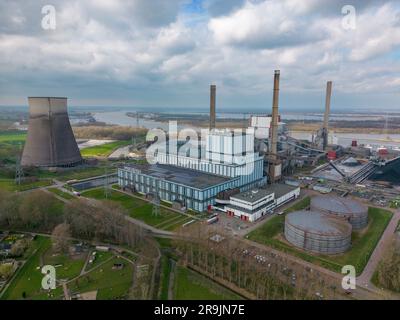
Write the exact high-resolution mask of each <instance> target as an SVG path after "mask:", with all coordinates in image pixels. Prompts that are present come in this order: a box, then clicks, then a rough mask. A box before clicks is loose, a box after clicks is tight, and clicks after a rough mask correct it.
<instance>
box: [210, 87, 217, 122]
mask: <svg viewBox="0 0 400 320" xmlns="http://www.w3.org/2000/svg"><path fill="white" fill-rule="evenodd" d="M216 91H217V86H216V85H215V84H212V85H211V86H210V130H212V129H215V118H216V115H215V98H216Z"/></svg>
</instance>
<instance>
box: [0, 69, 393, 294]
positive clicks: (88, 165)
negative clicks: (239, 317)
mask: <svg viewBox="0 0 400 320" xmlns="http://www.w3.org/2000/svg"><path fill="white" fill-rule="evenodd" d="M279 90H280V72H279V70H277V71H275V73H274V88H273V103H272V105H273V106H272V113H271V114H266V115H255V116H250V118H249V121H248V123H246V124H243V129H245V130H243V131H242V132H241V133H240V134H237V133H234V132H233V131H232V130H231V129H230V128H224V129H222V128H220V127H219V123H218V121H217V117H216V115H217V113H218V109H217V105H216V95H217V87H216V85H211V86H210V119H209V124H208V127H209V128H208V132H207V134H206V136H205V137H204V139H201V140H199V143H198V144H194V146H195V148H194V149H192V150H191V151H186V152H185V153H183V154H182V153H179V152H176V151H178V149H179V148H183V147H185V141H184V140H182V139H177V136H176V135H175V134H171V135H170V136H169V134H168V133H167V141H168V144H167V148H160V147H159V145H158V142H157V139H154V134H152V135H150V136H151V137H152V138H151V139H147V141H145V137H144V135H145V133H146V130H145V129H143V128H137V127H136V128H135V129H134V131H131V129H129V128H127V129H125V131H126V132H129V134H131V133H133V135H132V136H131V138H129V139H128V138H127V136H126V134H125V133H123V136H124V139H122V140H120V139H115V138H114V136H113V135H112V133H113V131H112V130H115V131H118V130H119V129H118V127H115V126H114V127H112V128H108V127H105V128H100V127H96V129H93V130H90V127H89V128H88V129H85V128H81V127H78V128H75V127H74V126H71V125H70V123H69V119H68V112H67V102H66V101H67V100H66V98H29V99H28V101H29V104H30V117H31V118H32V119H33V120H32V121H30V124H29V127H28V133H27V134H26V133H24V132H22V133H16V132H10V133H7V132H4V133H2V134H1V135H0V137H1V139H0V143H3V144H4V145H7V146H8V147H9V148H14V149H15V150H14V151H13V152H14V155H15V156H13V157H9V158H6V157H4V160H3V161H4V166H3V167H2V169H1V174H2V180H0V187H1V189H3V190H4V192H17V194H19V193H20V194H21V195H23V194H27V195H29V194H31V193H32V194H35V192H42V193H44V194H46V197H51V198H52V199H54V200H52V201H58V203H59V204H58V205H57V206H59V209H57V210H58V212H59V213H58V215H59V216H63V215H67V216H68V212H69V211H68V210H72V209H71V208H73V210H77V211H78V212H80V211H79V210H80V209H79V206H80V205H79V203H82V204H84V207H85V206H87V207H85V208H88V209H87V210H89V211H90V209H89V208H90V207H91V206H96V207H99V208H101V207H102V206H105V207H107V208H110V209H109V210H111V211H112V212H114V213H113V214H115V215H116V216H118V217H119V218H118V219H117V220H116V222H115V223H121V226H120V227H119V228H128V230H127V231H126V232H127V236H126V237H128V239H118V241H121V243H120V245H121V246H123V245H124V243H126V242H129V241H132V239H130V240H129V237H130V236H129V235H128V234H129V232H130V231H129V228H138V229H137V230H136V229H135V230H136V231H135V232H134V234H135V236H134V239H136V238H142V237H145V238H146V239H147V237H149V240H146V242H147V241H150V242H151V243H152V246H154V248H156V251H155V253H154V256H152V257H151V258H150V260H151V262H148V263H147V264H146V265H148V267H146V268H144V269H145V271H143V272H145V273H146V272H148V271H149V270H150V269H151V270H152V271H151V272H152V275H151V277H150V273H148V274H147V275H146V276H144V278H143V281H142V280H140V281H139V280H138V281H139V282H141V283H142V285H143V286H145V287H146V288H147V289H146V290H147V291H146V294H145V296H146V297H147V298H149V297H152V298H160V299H199V298H202V297H205V298H209V299H214V298H215V299H233V298H235V299H236V298H248V299H256V298H267V297H269V298H272V299H279V298H285V299H293V298H296V299H299V298H301V299H304V298H305V299H323V298H327V299H347V298H348V295H349V294H351V295H352V297H354V298H360V299H364V298H370V297H371V295H372V296H373V297H374V298H381V295H382V293H381V292H380V291H378V290H375V289H374V288H373V290H372V293H371V292H369V291H366V289H367V288H371V286H372V283H371V279H372V277H373V274H374V271H375V270H379V269H378V263H379V261H380V260H379V259H380V256H379V252H378V251H379V250H380V249H378V248H381V247H382V246H384V245H386V244H385V243H386V241H387V238H388V237H389V236H390V233H391V232H392V231H391V230H392V228H393V225H394V224H395V223H396V221H398V220H399V219H400V218H399V212H398V211H396V210H395V209H396V208H398V206H397V204H398V200H399V198H398V194H399V193H398V192H399V189H398V188H399V186H398V185H399V183H398V181H397V179H396V177H397V164H398V163H399V161H400V160H399V159H400V158H399V156H400V152H398V150H395V149H389V148H385V147H379V148H374V147H371V146H365V145H358V142H357V141H353V143H352V146H351V147H343V146H341V145H337V144H334V143H331V142H330V141H329V139H328V135H329V115H330V100H331V95H332V90H333V84H332V82H330V81H328V82H327V87H326V99H325V100H326V101H325V114H324V119H323V123H322V124H321V128H320V129H318V130H317V132H315V134H314V135H313V138H312V139H311V140H310V141H305V140H299V139H295V138H293V137H291V136H290V135H289V134H288V130H287V126H286V124H285V123H284V122H282V121H281V119H280V112H279V93H280V91H279ZM50 124H51V125H50ZM244 125H247V127H245V126H244ZM60 128H68V134H66V133H65V130H64V129H60ZM46 130H47V131H46ZM73 130H75V131H76V134H77V135H79V137H80V139H79V140H76V139H75V137H74V133H73ZM45 131H46V132H45ZM88 132H92V134H88ZM110 133H111V134H110ZM82 135H84V136H85V137H86V139H82ZM99 135H103V136H102V137H103V139H98V137H99ZM36 136H37V137H39V138H38V139H36ZM41 139H42V140H41ZM49 139H50V140H49ZM68 140H69V141H68ZM186 142H187V141H186ZM42 145H46V148H42ZM157 148H158V149H157ZM174 148H177V150H174ZM152 149H154V150H157V151H156V152H154V153H153V154H152V155H151V157H152V159H153V160H155V163H150V161H149V159H148V158H147V157H148V156H149V154H148V150H152ZM193 150H194V151H196V152H193ZM389 178H390V179H389ZM49 199H50V198H49ZM46 201H50V200H46ZM21 210H22V209H21ZM80 214H86V213H83V212H82V213H80ZM104 219H108V218H107V217H106V216H104ZM119 219H120V220H119ZM5 221H6V220H4V221H3V225H4V226H6V222H5ZM7 223H10V222H7ZM25 227H26V228H28V229H29V227H28V226H25ZM55 227H57V226H55ZM70 227H72V225H71V226H70ZM75 228H77V226H75ZM54 230H55V229H54ZM78 230H79V228H78V229H77V230H75V231H74V232H75V233H77V232H78ZM100 230H101V229H100ZM138 230H140V231H138ZM5 231H6V232H8V231H9V230H7V227H5ZM27 231H29V230H27ZM33 231H36V229H35V230H33ZM53 232H54V231H53ZM79 232H82V231H79ZM44 233H45V234H46V233H47V234H49V233H51V230H50V229H47V230H44ZM392 233H393V232H392ZM87 236H88V235H85V233H81V234H80V237H81V238H79V241H87V240H88V239H87V238H86V237H87ZM82 237H83V238H82ZM113 237H115V235H114V234H113ZM159 237H166V238H168V240H171V241H172V242H169V243H168V245H159V246H157V245H156V243H157V242H154V239H153V238H156V239H159ZM40 239H41V238H40ZM151 239H153V240H151ZM182 239H186V241H189V243H190V245H189V244H188V245H185V244H184V243H183V242H182ZM89 240H90V241H93V240H94V239H93V238H89ZM105 240H107V238H105ZM43 241H44V243H45V244H46V246H47V247H46V248H45V249H43V252H42V251H41V249H40V246H39V249H40V250H39V249H38V250H39V251H38V252H39V253H40V254H41V256H40V257H39V256H36V255H32V257H31V258H30V259H32V260H28V262H27V264H26V265H20V266H19V267H13V266H18V263H17V264H15V262H13V261H14V260H5V261H4V265H5V267H4V269H5V270H9V272H11V271H10V270H11V269H13V268H14V269H13V270H14V271H13V272H14V273H15V275H16V276H15V278H12V277H10V276H7V278H6V279H5V280H4V279H3V283H4V288H5V289H4V290H3V292H2V295H3V296H2V297H3V299H21V298H23V299H116V298H127V297H131V296H135V295H138V294H139V293H138V292H140V289H139V288H138V287H137V286H136V284H135V283H134V282H133V283H131V282H129V281H128V280H127V279H128V278H130V276H131V274H132V272H133V270H134V268H137V267H139V266H137V261H136V258H134V259H132V257H131V256H126V257H123V256H121V254H120V251H119V250H120V249H118V248H114V249H113V250H112V252H113V253H112V254H108V253H107V254H103V253H102V254H98V255H97V257H98V259H99V261H100V264H99V265H97V266H96V267H93V268H89V266H88V264H87V263H88V262H87V261H89V260H91V259H90V257H91V255H93V251H92V250H93V246H92V247H90V245H88V248H87V249H85V250H86V251H85V257H83V255H82V257H81V258H79V257H75V258H71V257H67V256H61V257H60V258H59V259H56V258H53V257H52V256H51V255H49V254H46V252H47V251H48V247H49V243H50V240H49V239H48V238H47V239H45V240H43ZM90 241H89V242H90ZM135 241H136V240H135ZM143 241H144V240H143ZM152 241H153V242H152ZM157 241H160V240H157ZM150 242H147V243H150ZM159 243H161V242H159ZM142 245H143V244H142ZM226 247H229V248H228V249H223V248H226ZM234 247H236V249H233V248H234ZM177 248H179V250H177ZM211 248H212V249H211ZM237 248H240V249H237ZM3 249H4V250H5V251H4V252H5V253H7V254H8V252H9V251H7V250H10V248H8V246H7V245H5V246H4V248H3ZM133 249H134V256H135V255H136V257H137V255H138V254H139V255H140V254H141V252H142V250H143V248H141V249H139V251H137V248H136V247H135V248H133ZM115 250H117V251H115ZM209 250H216V251H215V257H214V259H222V260H226V259H228V261H230V262H229V263H232V264H236V263H239V261H241V262H240V263H242V262H243V261H242V260H240V259H245V260H244V261H248V262H246V263H248V264H246V267H245V266H243V267H244V268H245V269H244V271H243V272H245V274H246V275H249V274H251V273H252V272H255V273H254V275H253V274H252V275H251V277H252V280H251V281H254V282H251V283H249V284H248V283H242V282H241V281H240V277H239V275H236V276H232V275H231V276H230V277H229V278H227V274H225V273H224V272H223V270H222V269H221V270H219V269H218V268H217V267H214V269H213V267H212V265H210V262H209V261H203V260H202V259H201V256H202V255H203V254H204V252H207V251H209ZM157 252H158V253H157ZM189 252H197V253H196V254H199V255H200V256H198V258H194V257H192V258H189V256H188V253H189ZM39 253H38V254H39ZM227 254H228V256H226V255H227ZM103 255H104V256H105V257H103ZM156 256H157V257H156ZM147 258H148V257H145V259H147ZM121 259H122V260H121ZM235 259H239V260H235ZM15 261H17V260H15ZM29 261H31V262H29ZM38 261H39V262H40V261H42V262H40V264H43V263H44V262H46V261H47V262H46V263H50V264H57V265H61V266H63V268H64V269H63V270H62V271H60V272H59V274H60V275H61V276H62V277H64V278H65V281H66V285H63V286H58V287H57V289H56V290H55V291H54V292H52V293H49V294H47V295H46V294H45V293H44V292H43V291H42V290H40V288H36V287H32V288H31V287H30V286H31V283H30V282H29V281H30V280H29V279H28V280H27V279H26V277H27V276H26V275H25V274H26V272H28V271H26V270H25V269H26V268H28V267H29V266H30V267H31V268H37V267H38V266H37V265H38V263H39V262H38ZM85 261H86V262H85ZM166 261H167V262H166ZM96 263H97V262H96ZM141 263H142V262H141ZM141 263H139V265H142V264H141ZM243 263H244V262H243ZM345 265H352V266H354V267H355V270H356V273H357V276H359V279H360V281H361V285H360V288H359V289H357V290H355V291H351V292H350V293H349V292H345V291H343V290H341V289H339V282H338V279H339V278H340V271H341V269H342V267H343V266H345ZM262 266H267V269H268V270H267V271H265V270H264V271H263V269H262ZM103 267H104V269H103ZM119 268H122V269H121V270H119ZM246 268H248V269H246ZM100 270H101V272H103V270H106V271H107V270H108V271H107V272H110V274H112V273H113V272H114V271H112V270H119V271H115V272H119V273H118V274H119V275H118V276H116V277H115V278H116V279H115V280H116V283H115V284H114V283H112V284H111V283H110V282H108V281H107V282H105V280H104V278H103V276H104V275H103V274H100V273H99V272H100ZM146 270H147V271H146ZM310 270H318V272H317V271H313V272H315V273H313V274H312V271H310ZM376 272H378V271H376ZM24 277H25V278H24ZM113 277H114V276H111V278H113ZM119 277H121V279H122V278H124V277H126V281H125V280H123V281H119V280H118V279H117V278H119ZM235 277H238V278H235ZM376 277H378V276H375V278H376ZM28 278H29V277H28ZM375 278H374V279H375ZM89 279H91V280H89ZM124 279H125V278H124ZM260 279H264V280H265V282H262V283H259V284H258V285H256V283H258V282H259V281H260ZM264 280H263V281H264ZM307 281H309V282H310V281H311V282H312V283H313V285H312V286H311V287H310V288H307V286H306V285H305V283H306V282H307ZM374 281H375V280H374ZM375 282H376V281H375ZM28 283H29V285H28ZM32 283H33V282H32ZM324 283H330V285H329V286H325V285H324ZM33 285H35V284H33ZM210 286H212V288H213V289H211V290H210V291H209V292H208V291H207V290H205V287H210ZM20 287H21V288H22V287H23V288H25V287H26V289H21V288H20ZM150 287H151V288H152V289H151V290H150ZM157 288H158V289H157ZM273 288H276V290H274V289H273ZM322 291H323V292H324V293H321V292H322Z"/></svg>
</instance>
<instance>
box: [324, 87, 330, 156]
mask: <svg viewBox="0 0 400 320" xmlns="http://www.w3.org/2000/svg"><path fill="white" fill-rule="evenodd" d="M331 96H332V81H328V82H327V83H326V97H325V114H324V124H323V127H322V138H323V141H322V148H323V150H326V148H327V147H328V134H329V131H328V130H329V115H330V112H331Z"/></svg>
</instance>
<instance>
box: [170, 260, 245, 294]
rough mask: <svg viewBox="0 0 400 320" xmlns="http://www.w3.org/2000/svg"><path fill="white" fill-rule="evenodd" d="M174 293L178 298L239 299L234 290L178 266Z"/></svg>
mask: <svg viewBox="0 0 400 320" xmlns="http://www.w3.org/2000/svg"><path fill="white" fill-rule="evenodd" d="M174 291H175V292H174V293H175V299H176V300H239V299H241V298H240V297H239V296H238V295H236V294H235V293H234V292H232V291H230V290H228V289H225V288H224V287H222V286H220V285H219V284H217V283H215V282H214V281H211V280H209V279H207V278H206V277H204V276H202V275H200V274H198V273H197V272H194V271H191V270H189V269H187V268H184V267H180V266H178V267H177V268H176V274H175V283H174Z"/></svg>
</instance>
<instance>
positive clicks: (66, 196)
mask: <svg viewBox="0 0 400 320" xmlns="http://www.w3.org/2000/svg"><path fill="white" fill-rule="evenodd" d="M48 190H49V191H50V192H53V193H54V194H56V195H58V196H59V197H61V198H64V199H66V200H71V199H74V196H73V195H72V194H70V193H67V192H64V191H62V190H60V189H57V188H49V189H48Z"/></svg>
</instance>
